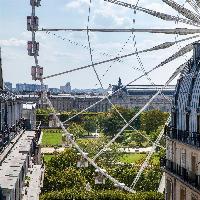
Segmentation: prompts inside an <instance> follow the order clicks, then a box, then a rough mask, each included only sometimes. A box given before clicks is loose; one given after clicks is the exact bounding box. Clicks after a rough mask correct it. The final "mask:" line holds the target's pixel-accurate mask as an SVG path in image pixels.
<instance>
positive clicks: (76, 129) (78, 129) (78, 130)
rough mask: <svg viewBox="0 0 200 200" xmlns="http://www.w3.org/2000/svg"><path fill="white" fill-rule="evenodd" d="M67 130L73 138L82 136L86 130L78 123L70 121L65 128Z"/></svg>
mask: <svg viewBox="0 0 200 200" xmlns="http://www.w3.org/2000/svg"><path fill="white" fill-rule="evenodd" d="M67 131H69V132H70V133H71V134H73V136H74V137H75V138H80V137H83V136H84V135H85V134H86V133H87V132H86V130H85V129H84V128H83V127H82V126H81V125H79V124H76V123H72V124H70V126H69V127H68V128H67Z"/></svg>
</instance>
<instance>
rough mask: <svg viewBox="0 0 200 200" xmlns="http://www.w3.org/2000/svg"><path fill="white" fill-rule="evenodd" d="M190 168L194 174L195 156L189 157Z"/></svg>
mask: <svg viewBox="0 0 200 200" xmlns="http://www.w3.org/2000/svg"><path fill="white" fill-rule="evenodd" d="M191 165H192V166H191V168H192V172H194V173H195V172H196V156H195V155H192V157H191Z"/></svg>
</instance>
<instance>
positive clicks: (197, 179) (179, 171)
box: [160, 158, 200, 190]
mask: <svg viewBox="0 0 200 200" xmlns="http://www.w3.org/2000/svg"><path fill="white" fill-rule="evenodd" d="M160 164H161V167H162V168H164V169H165V170H167V171H169V172H171V173H172V174H174V175H176V176H178V177H179V178H180V179H181V180H183V181H184V182H186V183H187V184H190V185H191V186H193V187H195V188H196V189H198V190H200V176H199V175H196V174H195V173H194V172H192V171H189V170H187V169H186V168H184V167H182V166H180V165H178V164H177V163H175V162H173V161H171V160H167V159H165V158H162V159H161V160H160Z"/></svg>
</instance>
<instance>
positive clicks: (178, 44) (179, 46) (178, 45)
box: [175, 0, 188, 62]
mask: <svg viewBox="0 0 200 200" xmlns="http://www.w3.org/2000/svg"><path fill="white" fill-rule="evenodd" d="M186 2H187V0H185V1H184V3H183V5H182V6H183V7H184V6H185V4H186ZM179 15H180V13H178V15H177V17H178V18H179ZM175 24H176V22H175ZM177 24H178V21H177ZM178 37H179V35H178V34H176V35H175V42H177V39H178ZM176 45H177V47H178V49H181V48H182V46H181V44H180V43H176ZM184 59H185V61H186V62H187V60H188V57H187V56H186V55H184Z"/></svg>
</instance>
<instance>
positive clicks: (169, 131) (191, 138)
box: [165, 127, 200, 148]
mask: <svg viewBox="0 0 200 200" xmlns="http://www.w3.org/2000/svg"><path fill="white" fill-rule="evenodd" d="M165 134H166V136H167V137H169V138H171V139H174V140H178V141H180V142H182V143H184V144H189V145H192V146H195V147H197V148H200V133H197V132H189V131H182V130H178V129H175V128H173V127H167V128H166V131H165Z"/></svg>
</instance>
